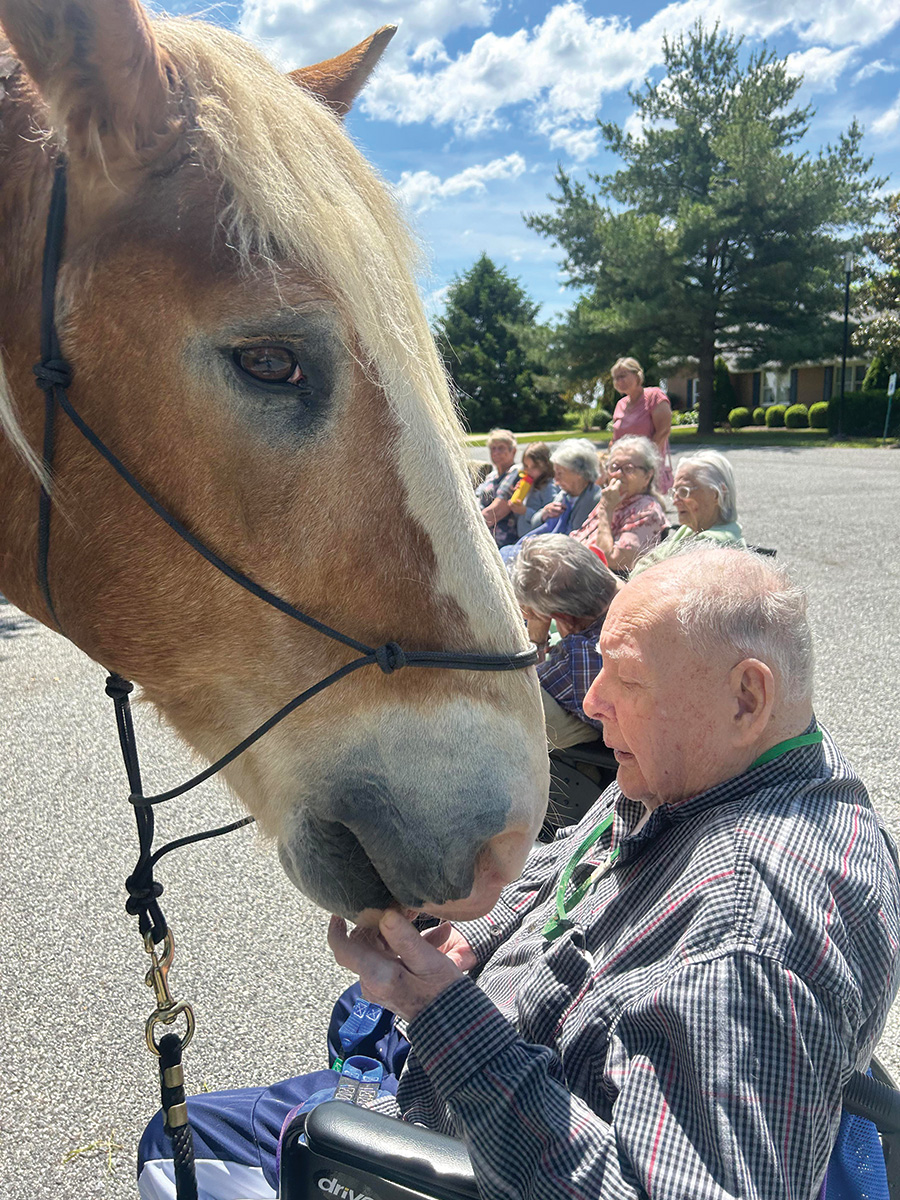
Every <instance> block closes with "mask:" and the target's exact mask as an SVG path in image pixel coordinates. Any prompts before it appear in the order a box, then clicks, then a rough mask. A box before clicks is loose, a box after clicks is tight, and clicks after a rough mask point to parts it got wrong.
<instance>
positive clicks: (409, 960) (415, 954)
mask: <svg viewBox="0 0 900 1200" xmlns="http://www.w3.org/2000/svg"><path fill="white" fill-rule="evenodd" d="M378 928H379V929H380V930H381V936H382V937H383V938H384V940H385V941H386V942H387V944H388V947H389V948H390V949H391V950H392V951H393V952H394V953H395V954H396V955H397V956H398V957H399V958H400V959H401V960H402V961H403V964H404V965H405V966H406V968H407V969H408V970H410V971H412V973H413V974H414V975H426V974H431V973H432V972H434V971H439V970H441V968H442V967H445V966H446V964H447V958H446V956H445V955H443V954H441V952H440V950H436V949H435V948H434V946H432V945H431V944H430V943H429V942H427V941H426V940H425V939H424V938H423V937H422V935H421V934H420V933H419V931H418V929H416V927H415V926H414V925H412V924H411V923H410V922H409V921H407V920H406V918H405V917H402V916H401V915H400V913H398V912H395V911H394V910H393V909H389V910H388V911H387V912H386V913H385V914H384V916H383V917H382V918H381V921H380V922H379V925H378Z"/></svg>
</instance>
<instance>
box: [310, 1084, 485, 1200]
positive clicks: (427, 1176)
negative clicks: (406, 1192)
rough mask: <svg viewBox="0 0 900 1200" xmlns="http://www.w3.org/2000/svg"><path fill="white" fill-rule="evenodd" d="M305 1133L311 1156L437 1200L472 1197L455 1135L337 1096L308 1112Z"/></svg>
mask: <svg viewBox="0 0 900 1200" xmlns="http://www.w3.org/2000/svg"><path fill="white" fill-rule="evenodd" d="M305 1132H306V1141H307V1145H308V1146H309V1149H310V1150H311V1151H312V1152H313V1154H315V1155H319V1156H321V1157H322V1158H326V1159H329V1160H331V1161H332V1162H335V1163H340V1164H341V1165H342V1166H346V1167H349V1168H350V1169H351V1170H354V1171H356V1172H360V1173H363V1174H365V1175H368V1176H370V1177H372V1178H375V1179H384V1180H388V1181H390V1182H393V1183H397V1184H400V1185H401V1186H404V1187H411V1188H415V1189H418V1190H419V1191H420V1192H423V1193H425V1194H426V1195H428V1196H435V1197H440V1198H441V1200H470V1198H472V1200H477V1197H478V1188H477V1187H476V1185H475V1174H474V1172H473V1170H472V1163H471V1162H470V1160H469V1154H468V1151H467V1150H466V1148H465V1146H464V1145H463V1143H462V1142H459V1141H457V1140H456V1139H455V1138H450V1137H446V1136H445V1135H444V1134H442V1133H435V1132H434V1130H431V1129H423V1128H421V1127H420V1126H418V1125H408V1124H407V1123H406V1122H405V1121H400V1120H397V1119H395V1118H393V1117H387V1116H385V1115H384V1114H383V1113H377V1112H371V1111H370V1110H369V1109H366V1108H358V1107H357V1106H356V1105H354V1104H345V1103H343V1102H341V1101H339V1100H327V1101H325V1103H324V1104H320V1105H318V1106H317V1107H316V1108H314V1109H313V1110H312V1111H311V1112H310V1113H308V1114H307V1116H306V1130H305ZM373 1194H375V1193H373Z"/></svg>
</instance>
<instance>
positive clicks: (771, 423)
mask: <svg viewBox="0 0 900 1200" xmlns="http://www.w3.org/2000/svg"><path fill="white" fill-rule="evenodd" d="M786 412H787V409H786V408H785V406H784V405H783V404H771V405H769V407H768V408H767V409H766V427H767V428H768V429H784V414H785V413H786Z"/></svg>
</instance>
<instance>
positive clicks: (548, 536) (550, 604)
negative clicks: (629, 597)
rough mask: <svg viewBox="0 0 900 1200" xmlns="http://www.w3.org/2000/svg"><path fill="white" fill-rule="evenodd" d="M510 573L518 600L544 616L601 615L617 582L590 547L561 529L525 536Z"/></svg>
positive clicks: (608, 604) (612, 594)
mask: <svg viewBox="0 0 900 1200" xmlns="http://www.w3.org/2000/svg"><path fill="white" fill-rule="evenodd" d="M510 577H511V579H512V585H513V591H514V592H515V594H516V599H517V600H518V601H519V603H520V604H521V605H522V606H523V607H524V608H531V609H533V610H534V611H535V612H536V613H539V614H540V615H541V616H544V617H549V616H552V615H553V613H563V614H565V616H567V617H601V616H603V614H604V613H605V612H606V610H607V609H608V608H609V606H610V604H611V603H612V600H613V597H614V596H615V594H616V587H617V586H618V585H617V583H616V577H615V575H613V573H612V571H610V570H609V569H608V568H607V567H604V565H603V563H602V562H601V561H600V559H599V558H598V557H597V555H596V554H594V552H593V551H592V550H588V548H587V546H583V545H582V544H581V542H576V541H575V539H574V538H570V537H566V536H565V534H561V533H545V534H541V535H540V536H539V537H534V538H527V539H526V540H525V541H524V542H523V543H522V549H521V550H520V551H519V554H518V556H517V557H516V559H515V561H514V562H513V564H512V567H511V569H510Z"/></svg>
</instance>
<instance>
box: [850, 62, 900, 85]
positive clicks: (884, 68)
mask: <svg viewBox="0 0 900 1200" xmlns="http://www.w3.org/2000/svg"><path fill="white" fill-rule="evenodd" d="M896 70H897V67H896V64H894V63H891V62H888V61H887V59H885V58H876V59H875V61H874V62H870V63H866V65H865V66H864V67H860V69H859V70H858V71H857V72H856V74H855V75H854V76H853V82H854V83H861V82H862V81H863V80H864V79H871V78H872V76H873V75H881V74H884V75H893V74H894V72H895V71H896Z"/></svg>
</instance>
